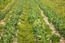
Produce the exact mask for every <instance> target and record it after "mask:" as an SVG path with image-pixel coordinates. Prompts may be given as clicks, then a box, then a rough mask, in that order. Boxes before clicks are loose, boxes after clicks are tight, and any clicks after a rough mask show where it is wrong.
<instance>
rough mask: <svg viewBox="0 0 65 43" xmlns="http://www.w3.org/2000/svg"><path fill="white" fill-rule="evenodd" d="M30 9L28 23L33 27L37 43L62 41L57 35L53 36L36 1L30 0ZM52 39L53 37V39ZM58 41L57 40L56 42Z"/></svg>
mask: <svg viewBox="0 0 65 43" xmlns="http://www.w3.org/2000/svg"><path fill="white" fill-rule="evenodd" d="M29 7H30V9H31V11H30V12H29V16H28V21H29V23H30V24H31V25H32V28H33V31H34V34H35V36H34V37H35V39H36V42H37V43H50V40H52V42H53V43H54V42H55V43H57V42H59V40H60V37H58V36H57V35H55V34H54V35H52V34H51V30H50V28H49V26H48V25H47V24H46V23H45V22H44V20H43V17H42V16H41V14H40V13H41V12H40V10H39V8H38V7H37V5H36V4H35V3H34V1H33V0H32V1H31V0H29ZM51 37H53V38H52V39H51ZM54 39H57V40H54Z"/></svg>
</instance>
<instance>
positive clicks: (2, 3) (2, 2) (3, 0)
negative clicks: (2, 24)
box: [0, 0, 12, 10]
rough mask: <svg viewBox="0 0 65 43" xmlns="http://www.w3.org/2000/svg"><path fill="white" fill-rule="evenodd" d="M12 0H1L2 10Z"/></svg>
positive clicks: (0, 7) (0, 8)
mask: <svg viewBox="0 0 65 43" xmlns="http://www.w3.org/2000/svg"><path fill="white" fill-rule="evenodd" d="M11 1H12V0H0V10H2V9H3V8H4V7H5V6H6V5H7V4H8V3H10V2H11Z"/></svg>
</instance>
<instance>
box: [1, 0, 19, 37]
mask: <svg viewBox="0 0 65 43" xmlns="http://www.w3.org/2000/svg"><path fill="white" fill-rule="evenodd" d="M19 2H20V1H18V2H17V3H16V4H15V5H14V6H13V8H12V9H11V10H10V11H9V12H8V13H7V15H6V16H5V19H4V20H3V21H1V22H5V24H6V23H7V22H8V21H9V20H10V18H11V16H12V15H11V14H12V12H14V11H15V10H16V9H17V5H18V4H19ZM1 22H0V23H1ZM5 24H4V25H3V24H0V36H1V33H2V29H3V28H4V26H5Z"/></svg>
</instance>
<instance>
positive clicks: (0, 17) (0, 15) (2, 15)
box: [0, 0, 17, 21]
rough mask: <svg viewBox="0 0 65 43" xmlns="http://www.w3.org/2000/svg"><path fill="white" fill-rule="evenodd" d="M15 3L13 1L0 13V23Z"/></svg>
mask: <svg viewBox="0 0 65 43" xmlns="http://www.w3.org/2000/svg"><path fill="white" fill-rule="evenodd" d="M16 2H17V0H15V1H14V2H13V3H12V4H11V5H10V6H9V7H8V8H7V9H6V10H4V11H2V12H0V21H1V20H2V19H3V18H4V17H5V15H6V14H7V13H8V12H9V11H10V10H11V8H12V7H13V6H14V4H15V3H16Z"/></svg>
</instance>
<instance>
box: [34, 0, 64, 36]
mask: <svg viewBox="0 0 65 43" xmlns="http://www.w3.org/2000/svg"><path fill="white" fill-rule="evenodd" d="M34 1H35V2H36V3H37V4H38V5H39V7H40V8H41V9H42V10H43V12H44V14H45V15H46V16H47V17H48V20H49V22H52V23H53V24H54V26H55V28H56V30H58V31H59V33H60V34H61V36H63V37H65V21H64V18H61V17H60V16H59V15H58V14H56V13H55V12H54V11H53V10H51V8H50V7H48V6H46V5H45V4H43V3H41V2H40V0H34Z"/></svg>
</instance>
